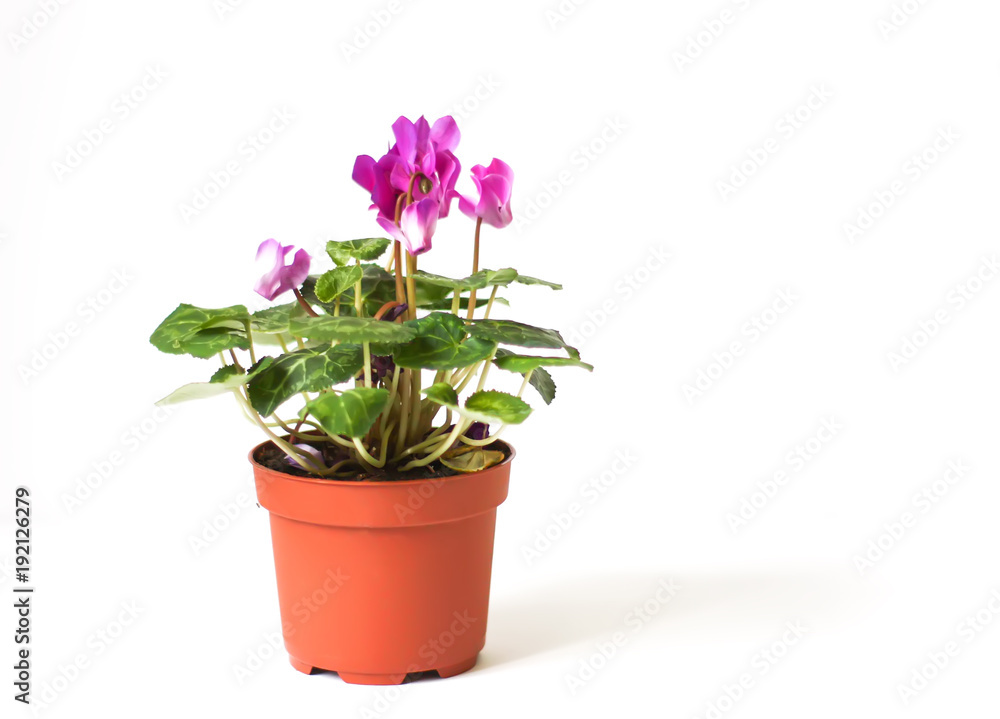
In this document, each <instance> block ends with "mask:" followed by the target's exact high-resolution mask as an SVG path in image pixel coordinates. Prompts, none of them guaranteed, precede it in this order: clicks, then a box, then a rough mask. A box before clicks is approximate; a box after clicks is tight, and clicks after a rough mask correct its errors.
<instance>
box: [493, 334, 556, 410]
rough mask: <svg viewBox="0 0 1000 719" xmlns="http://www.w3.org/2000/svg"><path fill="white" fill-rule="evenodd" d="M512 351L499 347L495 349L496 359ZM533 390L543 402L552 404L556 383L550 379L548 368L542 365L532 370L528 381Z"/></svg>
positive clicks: (511, 354) (508, 354)
mask: <svg viewBox="0 0 1000 719" xmlns="http://www.w3.org/2000/svg"><path fill="white" fill-rule="evenodd" d="M513 355H514V353H513V352H511V351H510V350H508V349H504V348H503V347H501V348H500V349H498V350H497V354H496V357H497V359H500V358H503V357H511V356H513ZM528 382H529V384H531V386H532V387H534V388H535V391H536V392H538V394H539V395H540V396H541V398H542V399H543V400H544V401H545V404H552V400H554V399H555V398H556V383H555V380H553V379H552V375H550V374H549V373H548V370H546V369H544V368H543V367H539V368H538V369H536V370H535V371H534V372H532V373H531V379H530V380H529V381H528Z"/></svg>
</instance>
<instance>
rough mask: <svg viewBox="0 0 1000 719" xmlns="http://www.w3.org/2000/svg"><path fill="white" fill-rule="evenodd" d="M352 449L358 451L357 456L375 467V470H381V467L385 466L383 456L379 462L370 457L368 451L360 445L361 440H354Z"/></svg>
mask: <svg viewBox="0 0 1000 719" xmlns="http://www.w3.org/2000/svg"><path fill="white" fill-rule="evenodd" d="M354 448H355V449H357V450H358V454H360V455H361V458H362V459H364V461H365V462H367V463H368V464H370V465H371V466H372V467H375V468H376V469H382V467H384V466H385V456H383V457H382V459H381V460H378V459H375V458H374V457H372V456H371V455H370V454H369V453H368V450H367V449H365V446H364V445H363V444H362V443H361V440H359V439H358V438H357V437H355V438H354Z"/></svg>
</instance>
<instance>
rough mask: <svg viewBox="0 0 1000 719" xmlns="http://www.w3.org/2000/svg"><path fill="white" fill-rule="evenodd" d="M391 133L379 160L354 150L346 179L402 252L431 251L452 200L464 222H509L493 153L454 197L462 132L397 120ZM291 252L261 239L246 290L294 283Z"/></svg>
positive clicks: (298, 274) (304, 264)
mask: <svg viewBox="0 0 1000 719" xmlns="http://www.w3.org/2000/svg"><path fill="white" fill-rule="evenodd" d="M392 132H393V135H395V138H396V144H394V145H393V146H392V147H390V148H389V151H388V152H387V153H386V154H385V155H383V156H382V157H381V158H380V159H379V160H375V158H373V157H370V156H368V155H359V156H358V159H357V160H356V161H355V163H354V175H353V177H354V181H355V182H357V183H358V184H359V185H361V186H362V187H363V188H365V190H367V191H368V192H369V193H370V194H371V199H372V209H374V210H378V215H377V217H376V218H375V219H376V221H377V222H378V224H379V225H380V226H381V227H382V229H384V230H385V231H386V232H388V233H389V235H390V236H391V237H393V238H394V239H396V240H398V241H400V242H402V243H403V245H404V246H405V247H406V251H407V252H409V253H410V254H411V255H420V254H423V253H424V252H427V251H428V250H429V249H431V241H432V239H433V238H434V233H435V231H436V230H437V223H438V220H439V219H440V218H442V217H447V216H448V213H449V211H450V210H451V202H452V200H454V199H456V198H457V199H458V208H459V210H461V211H462V213H464V214H465V215H466V216H468V217H470V218H472V219H475V220H477V221H481V222H483V223H485V224H487V225H490V226H492V227H497V228H504V227H506V226H507V225H509V224H510V223H511V221H512V220H513V215H512V214H511V209H510V197H511V191H512V189H513V186H514V172H513V170H511V169H510V166H509V165H507V163H505V162H502V161H501V160H497V159H496V158H494V159H493V162H491V163H490V164H489V166H488V167H484V166H483V165H476V166H475V167H473V168H472V182H473V183H474V184H475V186H476V192H475V193H474V194H471V195H462V194H460V193H459V192H458V191H457V190H456V189H455V186H456V184H457V183H458V176H459V173H460V172H461V170H462V165H461V163H460V162H459V161H458V158H457V157H455V149H456V148H457V147H458V142H459V140H460V139H461V137H462V135H461V133H460V132H459V130H458V125H457V124H456V123H455V119H454V118H452V117H450V116H447V117H442V118H441V119H440V120H438V121H437V122H435V123H434V124H433V125H431V124H430V123H428V122H427V120H426V119H425V118H423V117H421V118H420V119H419V120H417V121H416V122H411V121H410V120H408V119H406V118H405V117H400V118H399V119H398V120H396V122H395V123H394V124H393V126H392ZM293 249H295V248H294V246H292V245H282V244H280V243H279V242H278V241H277V240H273V239H272V240H265V241H264V242H263V243H261V245H260V247H259V248H258V249H257V260H258V262H259V263H260V264H261V265H262V270H263V272H264V274H263V276H262V277H261V278H260V280H259V281H258V282H257V285H256V286H255V287H254V289H255V290H256V291H257V293H258V294H260V295H261V296H263V297H266V298H267V299H269V300H274V298H276V297H277V296H278V295H281V294H284V293H285V292H287V291H289V290H297V289H298V288H299V287H301V286H302V283H303V282H305V279H306V277H308V276H309V264H310V260H311V258H310V257H309V255H308V253H306V251H305V250H298V251H297V252H296V253H295V255H294V257H293V260H292V263H291V264H290V265H286V264H285V257H286V256H287V255H288V253H290V252H291V251H292V250H293Z"/></svg>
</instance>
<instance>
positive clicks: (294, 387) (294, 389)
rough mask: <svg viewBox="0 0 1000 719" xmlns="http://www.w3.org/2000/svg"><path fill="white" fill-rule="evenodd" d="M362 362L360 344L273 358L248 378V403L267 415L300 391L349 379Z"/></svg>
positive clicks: (321, 387)
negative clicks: (253, 375) (258, 372)
mask: <svg viewBox="0 0 1000 719" xmlns="http://www.w3.org/2000/svg"><path fill="white" fill-rule="evenodd" d="M363 366H364V355H363V352H362V349H361V347H360V346H359V345H351V344H341V345H337V346H336V347H329V348H326V349H323V348H321V347H320V348H306V349H301V350H296V351H295V352H289V353H288V354H284V355H281V356H280V357H278V358H277V359H275V360H274V361H273V362H272V363H271V365H270V366H269V367H267V368H266V369H264V370H263V371H262V372H261V373H260V374H259V375H257V376H256V377H254V378H253V379H251V380H250V383H249V384H248V385H247V394H248V396H249V398H250V404H251V405H253V408H254V409H255V410H257V412H258V413H259V414H260V415H261V416H262V417H270V416H271V415H272V414H274V411H275V410H276V409H278V407H280V406H281V405H282V404H283V403H284V402H285V401H287V400H288V399H290V398H291V397H294V396H295V395H296V394H298V393H299V392H318V391H320V390H321V389H327V388H328V387H332V386H334V385H336V384H340V383H341V382H346V381H347V380H349V379H351V378H352V377H354V376H355V375H357V373H358V372H359V371H360V370H361V368H362V367H363Z"/></svg>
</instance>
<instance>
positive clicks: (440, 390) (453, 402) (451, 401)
mask: <svg viewBox="0 0 1000 719" xmlns="http://www.w3.org/2000/svg"><path fill="white" fill-rule="evenodd" d="M423 394H424V395H426V397H427V399H429V400H430V401H431V402H437V403H438V404H440V405H443V406H445V407H451V408H453V409H457V408H458V393H457V392H456V391H455V388H454V387H452V386H451V385H450V384H448V383H447V382H438V383H437V384H432V385H431V386H430V387H428V388H427V389H425V390H423Z"/></svg>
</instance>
